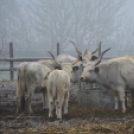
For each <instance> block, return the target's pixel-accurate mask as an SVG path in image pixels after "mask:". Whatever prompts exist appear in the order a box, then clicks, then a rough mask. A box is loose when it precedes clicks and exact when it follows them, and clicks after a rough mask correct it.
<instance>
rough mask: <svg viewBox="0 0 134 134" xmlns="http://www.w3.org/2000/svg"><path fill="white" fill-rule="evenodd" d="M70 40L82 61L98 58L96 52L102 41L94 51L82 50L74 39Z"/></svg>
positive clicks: (86, 61)
mask: <svg viewBox="0 0 134 134" xmlns="http://www.w3.org/2000/svg"><path fill="white" fill-rule="evenodd" d="M70 42H71V43H72V44H73V45H74V47H75V49H76V52H77V53H78V57H79V59H81V61H82V63H88V62H89V61H94V60H96V59H97V58H98V57H97V56H95V55H94V54H95V53H96V52H97V51H98V50H99V48H100V46H101V43H102V42H100V43H99V44H98V46H97V47H96V49H95V50H94V51H92V52H90V51H88V50H86V51H84V52H81V51H80V50H79V49H78V47H77V45H76V44H75V43H74V42H73V41H70Z"/></svg>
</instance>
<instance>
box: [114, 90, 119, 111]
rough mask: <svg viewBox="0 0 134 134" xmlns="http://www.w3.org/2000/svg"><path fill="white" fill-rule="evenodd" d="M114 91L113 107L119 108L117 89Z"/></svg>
mask: <svg viewBox="0 0 134 134" xmlns="http://www.w3.org/2000/svg"><path fill="white" fill-rule="evenodd" d="M113 93H114V103H115V107H114V109H115V110H116V109H119V96H118V93H117V91H113Z"/></svg>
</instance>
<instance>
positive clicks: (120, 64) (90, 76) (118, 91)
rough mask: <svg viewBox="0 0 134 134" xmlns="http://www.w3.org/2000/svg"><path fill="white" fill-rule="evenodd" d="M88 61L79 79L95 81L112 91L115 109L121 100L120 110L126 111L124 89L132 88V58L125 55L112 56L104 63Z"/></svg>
mask: <svg viewBox="0 0 134 134" xmlns="http://www.w3.org/2000/svg"><path fill="white" fill-rule="evenodd" d="M100 61H101V58H100V60H99V61H98V62H96V63H93V62H89V63H88V64H87V65H86V66H85V67H84V69H83V72H82V75H81V78H80V79H81V81H88V82H91V83H92V82H97V83H100V84H101V85H102V86H104V87H106V88H109V89H112V90H113V91H114V100H115V109H118V108H119V100H120V101H121V105H122V111H123V112H125V111H126V106H125V89H126V88H127V89H133V88H134V58H133V57H132V56H125V57H120V58H113V59H111V60H108V61H106V62H104V63H101V64H99V63H100Z"/></svg>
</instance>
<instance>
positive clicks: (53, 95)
mask: <svg viewBox="0 0 134 134" xmlns="http://www.w3.org/2000/svg"><path fill="white" fill-rule="evenodd" d="M46 79H47V94H48V106H49V115H48V116H49V118H50V119H52V117H53V109H54V108H55V107H56V116H57V119H59V120H62V106H63V105H64V106H63V107H64V114H65V115H66V114H68V101H69V89H70V77H69V75H68V73H67V72H65V71H64V70H57V69H56V70H53V71H51V72H49V75H48V76H47V77H45V79H44V80H46Z"/></svg>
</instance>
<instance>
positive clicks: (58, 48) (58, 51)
mask: <svg viewBox="0 0 134 134" xmlns="http://www.w3.org/2000/svg"><path fill="white" fill-rule="evenodd" d="M59 54H60V43H57V55H59Z"/></svg>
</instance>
